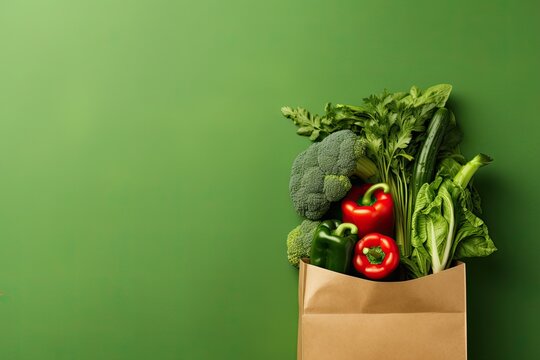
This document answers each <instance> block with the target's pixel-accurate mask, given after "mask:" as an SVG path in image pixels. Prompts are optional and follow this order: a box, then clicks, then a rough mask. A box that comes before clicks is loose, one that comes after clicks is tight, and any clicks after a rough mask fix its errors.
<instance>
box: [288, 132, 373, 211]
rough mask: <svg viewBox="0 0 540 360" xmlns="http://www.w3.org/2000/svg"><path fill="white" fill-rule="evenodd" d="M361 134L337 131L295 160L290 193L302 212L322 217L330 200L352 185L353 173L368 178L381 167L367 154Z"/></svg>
mask: <svg viewBox="0 0 540 360" xmlns="http://www.w3.org/2000/svg"><path fill="white" fill-rule="evenodd" d="M364 153H365V147H364V146H362V141H361V140H360V138H359V137H358V136H357V135H356V134H355V133H353V132H352V131H351V130H341V131H337V132H334V133H332V134H330V135H329V136H327V137H326V138H324V139H323V140H322V141H321V142H317V143H313V144H311V145H310V146H309V147H308V148H307V149H306V150H305V151H303V152H302V153H300V154H299V155H298V156H297V157H296V159H295V160H294V162H293V166H292V170H291V179H290V181H289V193H290V195H291V199H292V202H293V205H294V208H295V209H296V211H297V212H298V214H299V215H301V216H303V217H306V218H308V219H311V220H318V219H320V218H322V217H323V216H324V214H325V213H326V212H327V211H328V209H329V208H330V204H331V203H332V202H334V201H339V200H341V199H343V198H344V197H345V195H346V194H347V192H348V191H349V190H350V189H351V186H352V185H351V181H350V177H351V176H353V175H358V176H359V177H361V178H363V179H367V178H369V177H371V176H373V175H375V173H376V171H377V168H376V166H375V164H373V162H371V160H369V159H368V158H367V157H366V156H365V155H364Z"/></svg>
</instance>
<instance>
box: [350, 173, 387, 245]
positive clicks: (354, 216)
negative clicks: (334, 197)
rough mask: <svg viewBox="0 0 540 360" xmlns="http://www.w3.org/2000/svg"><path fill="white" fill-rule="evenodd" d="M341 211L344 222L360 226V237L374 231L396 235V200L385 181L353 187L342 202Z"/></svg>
mask: <svg viewBox="0 0 540 360" xmlns="http://www.w3.org/2000/svg"><path fill="white" fill-rule="evenodd" d="M358 201H360V203H358ZM341 212H342V214H343V222H347V223H352V224H354V225H356V226H357V227H358V238H359V239H361V238H362V237H364V236H365V235H367V234H369V233H374V232H377V233H381V234H384V235H388V236H393V235H394V200H393V199H392V195H391V194H390V187H389V186H388V185H387V184H385V183H379V184H363V185H361V186H355V187H353V188H352V190H350V191H349V193H348V194H347V196H345V198H344V199H343V200H342V202H341Z"/></svg>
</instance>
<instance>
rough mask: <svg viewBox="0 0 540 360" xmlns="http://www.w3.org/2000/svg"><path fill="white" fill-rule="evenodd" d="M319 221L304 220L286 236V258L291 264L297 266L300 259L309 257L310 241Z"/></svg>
mask: <svg viewBox="0 0 540 360" xmlns="http://www.w3.org/2000/svg"><path fill="white" fill-rule="evenodd" d="M320 223H321V222H320V221H311V220H304V221H302V223H301V224H300V225H298V226H297V227H295V228H294V229H292V230H291V232H290V233H289V235H288V236H287V258H288V259H289V262H290V263H291V265H293V266H296V267H298V264H299V263H300V259H302V258H306V257H309V253H310V252H311V242H312V241H313V234H314V233H315V229H317V226H319V224H320Z"/></svg>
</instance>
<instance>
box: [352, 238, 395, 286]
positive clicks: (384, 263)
mask: <svg viewBox="0 0 540 360" xmlns="http://www.w3.org/2000/svg"><path fill="white" fill-rule="evenodd" d="M398 264H399V249H398V247H397V245H396V242H395V241H394V240H393V239H392V238H391V237H389V236H385V235H382V234H378V233H372V234H368V235H366V236H364V237H363V238H362V239H361V240H360V241H358V242H357V243H356V245H355V247H354V257H353V266H354V268H355V269H356V271H358V272H360V273H362V274H364V275H365V276H366V277H367V278H369V279H373V280H378V279H382V278H385V277H387V276H388V275H390V274H391V273H392V271H394V270H395V269H396V268H397V266H398Z"/></svg>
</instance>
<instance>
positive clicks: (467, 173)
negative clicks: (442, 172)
mask: <svg viewBox="0 0 540 360" xmlns="http://www.w3.org/2000/svg"><path fill="white" fill-rule="evenodd" d="M492 161H493V159H492V158H490V157H489V156H487V155H485V154H478V155H476V156H475V157H474V158H473V159H472V160H471V161H469V162H468V163H466V164H465V165H463V166H462V167H461V169H460V170H459V172H458V173H457V174H456V176H455V177H454V183H456V184H457V185H459V186H461V187H462V188H463V189H464V188H465V187H466V186H467V185H468V184H469V182H470V181H471V178H472V177H473V175H474V173H475V172H476V170H478V169H480V168H481V167H482V166H485V165H487V164H489V163H490V162H492Z"/></svg>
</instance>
